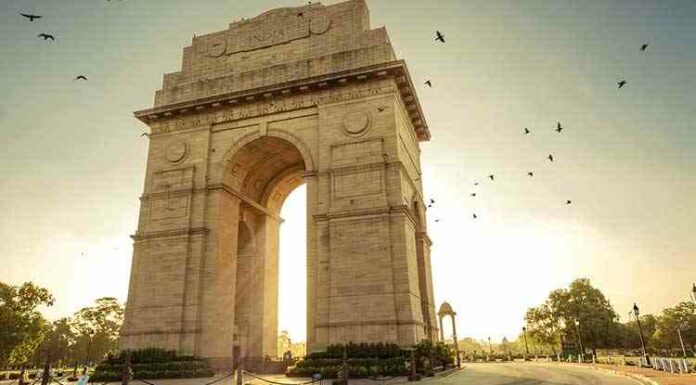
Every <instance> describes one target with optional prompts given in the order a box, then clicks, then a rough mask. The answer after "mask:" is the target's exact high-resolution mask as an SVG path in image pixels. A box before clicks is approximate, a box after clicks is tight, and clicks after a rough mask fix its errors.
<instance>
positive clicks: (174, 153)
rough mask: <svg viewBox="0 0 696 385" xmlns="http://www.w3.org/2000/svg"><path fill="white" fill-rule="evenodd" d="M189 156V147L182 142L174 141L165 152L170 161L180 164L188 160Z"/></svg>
mask: <svg viewBox="0 0 696 385" xmlns="http://www.w3.org/2000/svg"><path fill="white" fill-rule="evenodd" d="M187 154H188V146H187V145H186V143H185V142H183V141H181V140H174V141H172V142H170V143H169V144H168V145H167V148H166V149H165V150H164V155H165V157H166V158H167V160H168V161H170V162H172V163H178V162H181V161H182V160H184V158H186V155H187Z"/></svg>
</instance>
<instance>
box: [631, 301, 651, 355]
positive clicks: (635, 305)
mask: <svg viewBox="0 0 696 385" xmlns="http://www.w3.org/2000/svg"><path fill="white" fill-rule="evenodd" d="M633 314H634V315H635V316H636V323H637V324H638V333H639V334H640V346H641V347H642V348H643V357H645V362H646V363H647V364H648V366H650V356H648V352H647V351H646V350H645V339H644V338H643V328H642V327H641V326H640V309H638V305H637V304H635V303H633Z"/></svg>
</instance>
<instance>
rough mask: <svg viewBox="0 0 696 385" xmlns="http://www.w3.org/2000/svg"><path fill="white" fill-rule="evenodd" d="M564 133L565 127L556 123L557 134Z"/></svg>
mask: <svg viewBox="0 0 696 385" xmlns="http://www.w3.org/2000/svg"><path fill="white" fill-rule="evenodd" d="M561 131H563V127H562V126H561V122H558V123H556V132H558V133H559V134H560V133H561Z"/></svg>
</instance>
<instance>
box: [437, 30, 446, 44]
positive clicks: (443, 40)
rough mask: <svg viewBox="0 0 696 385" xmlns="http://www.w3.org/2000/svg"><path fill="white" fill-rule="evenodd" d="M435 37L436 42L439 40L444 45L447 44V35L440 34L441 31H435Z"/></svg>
mask: <svg viewBox="0 0 696 385" xmlns="http://www.w3.org/2000/svg"><path fill="white" fill-rule="evenodd" d="M435 35H436V37H435V41H438V40H439V41H441V42H443V43H444V42H445V35H443V34H442V32H440V31H435Z"/></svg>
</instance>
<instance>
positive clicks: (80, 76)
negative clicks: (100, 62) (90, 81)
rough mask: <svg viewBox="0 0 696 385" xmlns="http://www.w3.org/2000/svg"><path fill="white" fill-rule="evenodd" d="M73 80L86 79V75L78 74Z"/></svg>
mask: <svg viewBox="0 0 696 385" xmlns="http://www.w3.org/2000/svg"><path fill="white" fill-rule="evenodd" d="M75 80H87V76H85V75H78V76H77V77H76V78H75Z"/></svg>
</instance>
